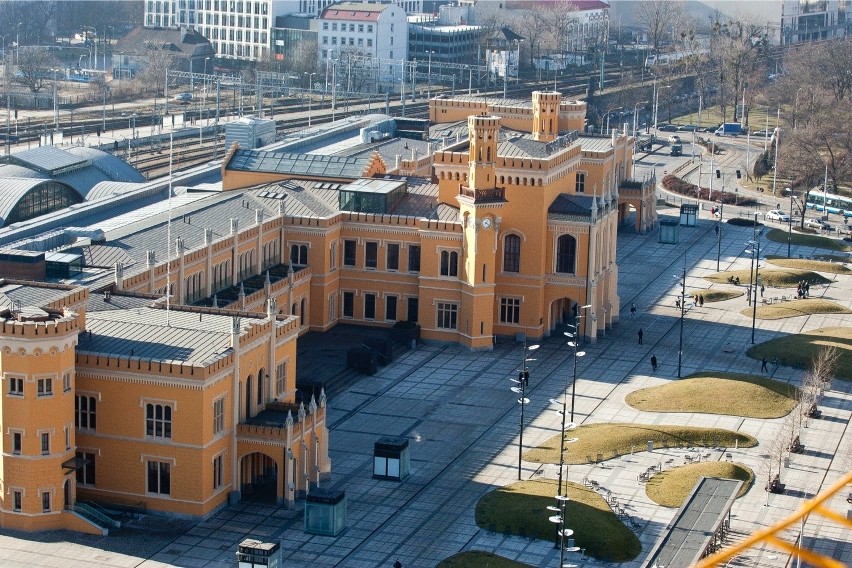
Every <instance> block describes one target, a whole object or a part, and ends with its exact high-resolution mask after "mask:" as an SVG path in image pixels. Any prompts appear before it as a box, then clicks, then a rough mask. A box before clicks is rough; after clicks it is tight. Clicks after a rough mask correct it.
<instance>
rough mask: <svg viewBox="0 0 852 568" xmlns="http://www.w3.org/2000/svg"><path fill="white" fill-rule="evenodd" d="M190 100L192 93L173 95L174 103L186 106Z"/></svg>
mask: <svg viewBox="0 0 852 568" xmlns="http://www.w3.org/2000/svg"><path fill="white" fill-rule="evenodd" d="M191 100H192V93H178V94H176V95H175V101H177V102H179V103H181V104H188V103H189V101H191Z"/></svg>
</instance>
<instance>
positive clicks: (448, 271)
mask: <svg viewBox="0 0 852 568" xmlns="http://www.w3.org/2000/svg"><path fill="white" fill-rule="evenodd" d="M458 275H459V253H457V252H450V251H446V250H444V251H441V276H458Z"/></svg>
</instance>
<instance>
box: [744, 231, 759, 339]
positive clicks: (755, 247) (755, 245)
mask: <svg viewBox="0 0 852 568" xmlns="http://www.w3.org/2000/svg"><path fill="white" fill-rule="evenodd" d="M756 219H757V215H755V220H756ZM762 234H763V229H762V228H761V229H760V230H759V231H757V233H756V234H755V237H754V240H753V241H749V243H748V244H749V246H750V247H751V249H747V250H746V252H747V253H751V254H752V259H753V262H754V302H753V303H752V306H751V307H752V310H751V343H752V345H754V332H755V329H756V327H757V289H758V288H759V287H760V237H761V235H762ZM748 293H749V295H751V290H749V291H748Z"/></svg>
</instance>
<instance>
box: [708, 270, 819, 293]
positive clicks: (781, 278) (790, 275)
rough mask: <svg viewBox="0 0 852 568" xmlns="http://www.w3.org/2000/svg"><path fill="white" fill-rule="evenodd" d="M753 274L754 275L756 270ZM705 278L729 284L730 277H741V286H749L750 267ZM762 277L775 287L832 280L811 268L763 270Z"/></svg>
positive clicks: (793, 286)
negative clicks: (812, 270)
mask: <svg viewBox="0 0 852 568" xmlns="http://www.w3.org/2000/svg"><path fill="white" fill-rule="evenodd" d="M751 274H752V275H753V274H754V272H752V273H751ZM704 278H706V279H707V280H710V281H711V282H717V283H719V284H728V283H729V282H728V278H739V279H740V286H746V287H748V283H749V269H745V270H729V271H727V272H717V273H715V274H711V275H710V276H705V277H704ZM760 278H761V281H762V282H763V284H764V285H765V286H771V287H773V288H795V287H796V286H797V285H798V284H799V282H801V281H802V280H804V281H805V282H808V283H809V284H811V286H813V285H815V284H828V283H829V282H831V280H829V279H828V278H826V277H825V276H822V275H821V274H817V273H816V272H811V271H810V270H794V269H792V268H791V269H784V270H769V269H765V270H761V271H760Z"/></svg>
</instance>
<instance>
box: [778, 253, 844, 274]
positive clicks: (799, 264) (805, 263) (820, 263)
mask: <svg viewBox="0 0 852 568" xmlns="http://www.w3.org/2000/svg"><path fill="white" fill-rule="evenodd" d="M766 260H768V261H769V263H770V264H774V265H776V266H782V267H784V268H794V269H796V270H812V271H814V272H832V273H834V274H848V273H849V272H852V270H849V269H848V268H846V267H845V266H843V265H842V264H840V263H839V262H830V261H826V260H811V259H809V258H787V257H785V256H767V257H766Z"/></svg>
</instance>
